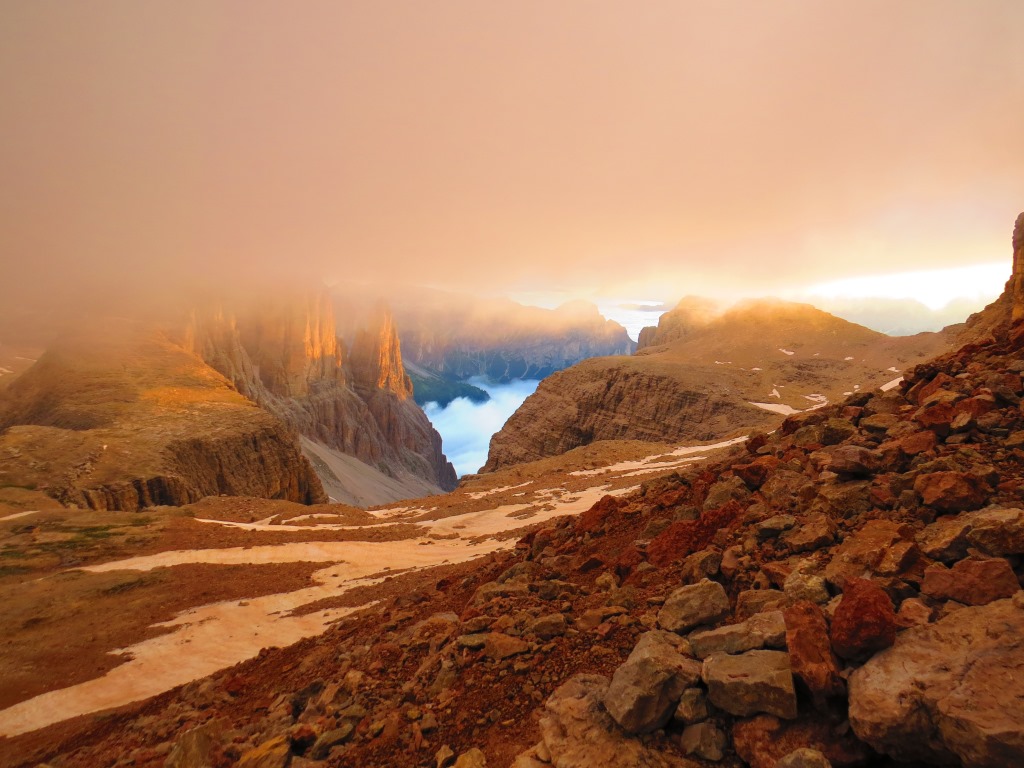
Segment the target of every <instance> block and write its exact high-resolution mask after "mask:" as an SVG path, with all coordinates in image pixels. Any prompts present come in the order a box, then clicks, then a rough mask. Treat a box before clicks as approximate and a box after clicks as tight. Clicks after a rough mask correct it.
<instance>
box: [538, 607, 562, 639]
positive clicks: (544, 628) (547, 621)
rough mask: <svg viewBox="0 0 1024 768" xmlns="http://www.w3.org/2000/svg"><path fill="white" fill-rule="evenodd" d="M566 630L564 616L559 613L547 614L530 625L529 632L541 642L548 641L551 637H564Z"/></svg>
mask: <svg viewBox="0 0 1024 768" xmlns="http://www.w3.org/2000/svg"><path fill="white" fill-rule="evenodd" d="M568 628H569V627H568V624H567V623H566V621H565V616H563V615H562V614H561V613H549V614H548V615H547V616H541V617H540V618H538V619H536V620H535V621H533V622H531V623H530V631H531V632H533V634H535V635H536V636H537V637H539V638H540V639H541V640H550V639H551V638H553V637H559V636H561V635H564V634H565V632H566V630H567V629H568Z"/></svg>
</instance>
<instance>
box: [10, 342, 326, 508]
mask: <svg viewBox="0 0 1024 768" xmlns="http://www.w3.org/2000/svg"><path fill="white" fill-rule="evenodd" d="M0 486H4V487H8V488H22V489H29V490H34V491H40V492H42V493H45V494H47V495H49V496H51V497H53V498H56V499H57V500H59V501H60V502H62V503H63V504H66V505H70V506H81V507H90V508H94V509H116V510H126V511H134V510H137V509H139V508H142V507H147V506H153V505H157V504H171V505H180V504H188V503H190V502H193V501H198V500H199V499H201V498H202V497H204V496H208V495H218V494H231V495H244V496H259V497H263V498H273V499H287V500H290V501H298V502H303V503H307V504H308V503H318V502H322V501H326V496H325V494H324V492H323V488H322V487H321V484H320V481H319V480H318V479H317V477H316V474H315V473H314V472H313V469H312V467H311V466H310V464H309V462H308V461H307V460H306V459H305V458H304V457H303V456H302V454H301V453H300V451H299V448H298V446H297V444H296V442H295V439H294V437H293V436H292V435H291V434H289V432H288V430H287V428H286V427H285V426H284V425H283V424H282V423H281V422H280V421H278V420H277V419H276V418H274V417H273V416H271V415H270V414H268V413H266V412H265V411H263V410H261V409H260V408H258V407H256V406H255V405H253V404H252V403H251V402H250V401H248V400H246V399H245V398H244V397H242V396H241V395H240V394H239V393H237V392H236V391H235V390H234V389H233V388H232V386H231V385H230V383H229V382H228V381H227V380H226V379H224V377H222V376H221V375H220V374H218V373H216V372H215V371H213V370H212V369H211V368H210V367H209V366H207V365H204V364H203V363H202V362H201V361H199V360H197V359H196V358H195V357H193V356H192V355H189V354H186V353H185V352H183V351H182V350H181V349H180V348H179V347H177V346H176V345H174V344H172V343H171V342H170V341H169V340H168V339H166V338H165V337H164V336H163V335H162V334H159V333H156V332H154V331H151V330H142V329H131V330H124V329H123V328H119V327H114V326H112V325H105V326H103V327H101V328H90V329H88V330H80V331H79V332H78V333H77V334H76V335H74V336H72V337H68V338H65V339H64V340H63V341H62V342H60V343H59V344H57V345H56V346H54V347H51V349H50V350H48V351H47V352H46V353H45V354H44V355H43V356H42V358H40V360H39V361H38V362H37V363H36V364H35V365H34V366H33V367H32V368H30V369H29V370H28V371H26V372H25V373H24V374H22V375H21V376H20V377H19V378H18V379H17V380H16V381H15V382H13V383H12V384H11V386H10V387H8V388H7V390H6V391H5V392H4V393H3V398H2V400H0Z"/></svg>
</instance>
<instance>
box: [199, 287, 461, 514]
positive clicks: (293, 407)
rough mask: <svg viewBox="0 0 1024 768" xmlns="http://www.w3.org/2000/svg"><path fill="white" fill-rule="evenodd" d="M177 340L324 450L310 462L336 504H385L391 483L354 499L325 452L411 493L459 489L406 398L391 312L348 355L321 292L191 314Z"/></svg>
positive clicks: (365, 329)
mask: <svg viewBox="0 0 1024 768" xmlns="http://www.w3.org/2000/svg"><path fill="white" fill-rule="evenodd" d="M181 343H182V345H183V346H184V347H185V348H186V349H187V350H189V351H191V352H193V353H195V354H196V355H198V356H200V357H201V358H203V359H204V360H205V361H206V362H207V363H209V364H210V365H211V366H212V367H214V368H215V369H216V370H218V371H220V372H221V373H222V374H224V375H225V376H227V377H228V378H229V379H230V380H231V381H232V382H233V383H234V385H235V387H236V388H237V389H238V390H239V391H240V392H241V393H242V394H244V395H246V396H247V397H248V398H250V399H251V400H253V401H254V402H256V403H258V404H259V405H261V406H262V407H264V408H266V409H267V410H268V411H270V412H271V413H273V414H274V415H275V416H277V417H279V418H280V419H282V420H283V421H284V422H285V423H286V424H288V425H289V426H291V427H292V428H293V429H294V430H295V431H296V432H298V433H299V434H300V435H303V436H305V437H306V438H308V439H309V440H311V441H313V443H315V444H316V445H319V446H320V448H319V449H317V448H316V446H313V447H312V452H313V454H311V458H312V459H313V460H314V465H315V466H316V467H317V469H318V471H319V472H320V475H321V479H322V480H323V481H324V482H325V484H326V485H327V486H328V487H329V489H330V493H331V495H332V496H334V498H336V499H337V500H339V501H346V502H353V503H364V504H365V503H382V502H385V501H392V500H394V499H395V498H396V496H395V495H394V493H395V491H394V490H392V488H393V487H394V486H393V485H391V486H388V487H387V488H385V487H383V484H381V487H379V488H378V489H377V491H375V492H374V491H370V492H369V493H368V494H360V495H359V496H358V497H357V496H354V495H353V494H352V491H351V490H350V489H346V485H347V481H346V480H345V479H344V478H340V477H338V476H337V474H336V473H334V471H333V470H332V469H331V468H330V466H328V463H327V462H325V461H323V460H322V456H320V454H321V453H324V454H329V453H330V452H332V451H336V452H337V453H339V454H342V455H344V456H350V457H353V458H355V459H357V460H358V461H360V462H362V463H364V464H366V465H368V467H369V468H371V470H373V471H376V472H377V473H380V474H381V475H383V476H384V477H386V478H390V479H391V480H393V481H397V482H398V483H399V484H400V485H406V486H408V487H409V489H410V490H411V492H409V493H407V495H422V494H423V493H424V492H430V488H431V487H433V488H434V489H436V491H437V492H440V491H444V490H451V489H452V488H454V487H455V483H456V476H455V470H454V469H453V468H452V466H451V464H450V463H449V462H448V461H447V459H446V458H445V456H444V454H443V452H442V449H441V437H440V435H439V434H438V433H437V432H436V430H434V428H433V427H432V426H431V425H430V422H429V420H428V419H427V417H426V415H425V414H424V413H423V411H422V410H421V409H420V408H419V407H418V406H417V405H416V404H415V403H414V402H413V401H412V399H411V395H412V383H411V381H410V380H409V377H408V376H407V375H406V373H405V369H404V367H403V362H402V352H401V345H400V342H399V340H398V335H397V330H396V327H395V324H394V321H393V319H392V318H391V316H390V314H389V313H387V312H383V311H381V312H379V313H377V314H376V315H375V316H373V317H371V318H370V321H369V324H368V325H365V326H362V327H360V328H359V330H358V332H357V334H356V336H355V340H354V342H353V344H352V347H351V351H347V350H346V349H345V346H344V344H343V342H341V341H340V340H339V338H338V334H337V327H336V323H335V318H334V307H333V302H332V300H331V298H330V296H329V295H328V294H327V293H326V292H323V293H320V294H318V295H314V296H309V297H305V298H295V297H284V298H279V299H277V300H273V301H264V302H261V303H260V304H259V305H256V306H254V307H250V308H246V309H242V310H225V309H224V308H223V307H222V306H220V305H217V304H215V305H213V306H211V307H208V308H205V309H203V310H197V311H194V312H193V313H192V316H191V318H190V321H189V323H188V324H187V326H186V328H185V329H184V331H183V332H182V334H181ZM309 452H310V451H307V453H309ZM314 454H315V455H314ZM399 493H400V494H401V493H402V492H401V491H399ZM400 497H402V496H401V495H400V496H398V497H397V498H400Z"/></svg>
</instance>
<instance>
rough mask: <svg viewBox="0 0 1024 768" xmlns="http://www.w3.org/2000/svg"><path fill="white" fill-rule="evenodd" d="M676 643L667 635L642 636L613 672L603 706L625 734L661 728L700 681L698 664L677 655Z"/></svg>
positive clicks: (672, 637) (670, 635)
mask: <svg viewBox="0 0 1024 768" xmlns="http://www.w3.org/2000/svg"><path fill="white" fill-rule="evenodd" d="M678 642H679V638H678V637H676V636H675V635H672V634H671V633H669V632H664V631H660V630H652V631H650V632H645V633H644V634H643V635H641V636H640V640H639V641H638V642H637V644H636V646H635V647H634V648H633V651H632V653H630V654H629V658H627V659H626V661H625V662H624V663H623V664H622V665H621V666H619V668H618V669H616V670H615V674H614V675H613V676H612V681H611V685H609V686H608V690H607V692H606V694H605V697H604V705H605V708H606V709H607V710H608V713H609V714H610V715H611V716H612V717H613V718H614V719H615V722H617V723H618V724H619V725H620V726H622V728H623V730H625V731H626V733H649V732H650V731H654V730H657V729H658V728H661V727H662V726H663V725H665V723H667V722H668V721H669V720H670V719H671V718H672V713H673V712H674V711H675V709H676V705H677V704H678V703H679V697H680V696H681V695H682V693H683V691H684V690H686V689H687V688H689V687H691V686H693V685H694V683H696V682H697V681H698V680H699V679H700V671H701V667H700V664H699V663H698V662H696V661H694V660H693V659H688V658H686V657H685V656H683V655H682V654H680V653H679V651H678V650H677V647H678Z"/></svg>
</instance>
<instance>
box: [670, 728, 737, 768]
mask: <svg viewBox="0 0 1024 768" xmlns="http://www.w3.org/2000/svg"><path fill="white" fill-rule="evenodd" d="M728 743H729V738H728V737H727V736H726V735H725V732H724V731H722V730H721V729H720V728H718V727H717V726H716V725H715V724H714V723H710V722H706V721H705V722H703V723H696V724H694V725H688V726H686V727H685V728H684V729H683V735H682V736H681V737H680V739H679V745H680V746H681V747H682V749H683V752H685V753H686V754H688V755H693V756H694V757H699V758H700V759H702V760H710V761H711V762H713V763H717V762H718V761H719V760H721V759H722V758H723V757H725V748H726V746H727V745H728Z"/></svg>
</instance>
